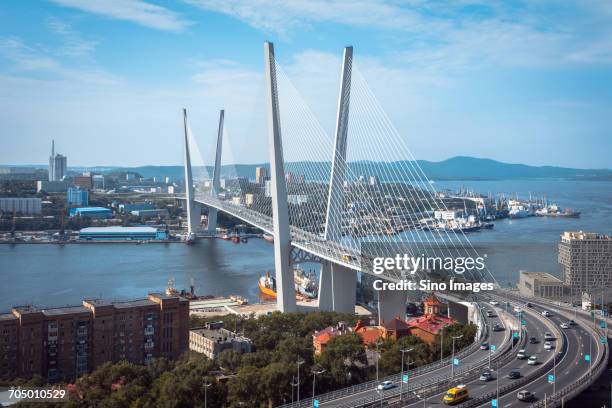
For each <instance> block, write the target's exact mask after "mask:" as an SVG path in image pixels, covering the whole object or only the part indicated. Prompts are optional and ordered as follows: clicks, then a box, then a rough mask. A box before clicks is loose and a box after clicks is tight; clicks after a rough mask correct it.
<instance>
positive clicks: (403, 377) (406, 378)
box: [402, 374, 408, 384]
mask: <svg viewBox="0 0 612 408" xmlns="http://www.w3.org/2000/svg"><path fill="white" fill-rule="evenodd" d="M402 382H403V383H404V384H407V383H408V374H404V375H403V376H402Z"/></svg>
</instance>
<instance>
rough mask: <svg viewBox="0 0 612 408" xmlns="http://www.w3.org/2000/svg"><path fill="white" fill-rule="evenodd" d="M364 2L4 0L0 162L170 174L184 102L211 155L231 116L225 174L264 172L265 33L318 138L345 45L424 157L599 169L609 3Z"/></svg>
mask: <svg viewBox="0 0 612 408" xmlns="http://www.w3.org/2000/svg"><path fill="white" fill-rule="evenodd" d="M366 3H367V4H366ZM366 3H358V4H348V3H334V4H333V5H330V6H329V7H325V6H324V4H323V3H320V2H313V3H308V4H302V3H293V4H290V5H284V4H276V3H274V2H268V1H261V2H259V3H258V4H257V7H249V6H248V4H247V3H243V2H240V1H234V2H229V3H215V2H207V1H186V2H169V3H163V5H161V4H157V3H153V2H144V1H134V2H131V3H118V2H113V1H101V2H96V4H95V5H92V4H90V3H89V2H82V1H79V0H55V1H49V2H40V3H37V4H39V5H40V7H36V8H32V7H28V6H27V5H25V4H23V3H19V2H10V3H4V4H3V5H2V7H0V15H2V17H3V19H4V20H5V21H6V22H7V24H4V25H3V27H2V28H0V83H1V84H2V86H1V87H2V89H3V90H4V92H3V96H4V97H3V98H2V102H0V103H2V108H3V109H2V112H3V113H2V117H1V122H2V123H3V125H2V127H1V128H0V134H1V135H2V137H3V139H4V140H7V141H8V143H5V144H6V145H7V146H5V148H4V149H3V150H2V152H0V163H3V164H33V163H44V162H45V160H47V158H48V155H49V153H48V150H49V147H48V146H49V143H50V140H51V139H55V140H56V142H57V145H58V151H60V152H61V153H62V154H64V155H67V156H68V157H69V158H70V164H71V166H94V165H104V166H139V165H147V164H150V165H174V164H180V163H181V155H182V151H181V148H180V146H179V145H178V144H177V140H178V138H179V137H180V134H181V116H180V110H181V108H182V107H186V108H187V109H188V111H189V112H190V118H191V122H192V126H193V131H194V134H195V137H196V138H197V140H198V143H199V144H200V146H201V147H202V148H207V149H208V150H210V152H208V151H206V152H203V153H204V154H203V155H204V156H206V155H210V154H212V151H213V148H214V147H213V146H214V136H215V131H216V129H215V127H216V116H217V114H218V110H219V109H220V108H225V109H226V112H227V121H226V125H227V127H228V129H229V132H231V137H232V139H233V143H232V145H231V146H228V151H230V150H231V151H232V155H233V158H234V161H233V162H238V163H263V162H266V161H267V151H266V149H265V117H264V115H263V109H262V108H261V106H260V105H262V104H263V103H262V101H263V88H262V86H261V83H262V80H263V70H262V61H261V52H262V49H261V45H262V43H263V41H264V40H266V39H268V38H271V39H274V41H275V42H276V44H277V54H278V59H279V63H280V65H281V66H282V68H283V69H284V71H285V72H286V73H287V76H288V77H289V78H291V80H292V82H293V84H294V85H295V86H296V88H297V89H298V90H299V91H300V92H301V94H302V96H303V97H304V99H305V100H306V102H307V103H308V105H309V106H310V107H311V109H312V110H313V112H314V113H315V115H316V117H317V118H318V119H319V120H320V122H321V124H322V125H323V127H324V129H325V130H326V131H327V133H328V134H332V133H333V121H334V113H335V103H336V96H337V95H336V94H337V80H338V75H339V66H340V51H341V50H342V47H343V46H345V45H348V44H352V45H354V46H355V64H356V65H357V66H358V67H359V70H360V71H361V72H362V73H363V75H364V77H365V78H366V79H367V80H368V83H369V85H370V86H371V88H372V90H373V91H374V93H375V94H376V96H377V97H378V100H379V101H381V104H382V106H383V107H384V108H385V110H386V112H387V113H388V114H389V117H390V118H391V120H392V121H393V123H394V124H395V126H396V127H397V128H398V131H399V133H400V135H402V137H403V138H404V139H405V141H406V143H407V145H408V146H409V147H410V148H411V150H412V152H413V154H414V156H415V157H416V158H417V159H423V160H430V161H440V160H444V159H447V158H450V157H454V156H459V155H468V156H474V157H487V158H491V159H494V160H499V161H502V162H506V163H525V164H529V165H555V166H562V167H575V168H610V165H609V157H607V152H608V151H609V150H610V148H612V139H611V138H610V137H609V136H608V135H609V130H608V129H607V126H606V125H608V124H609V119H608V118H609V117H610V116H612V115H611V113H612V97H611V96H610V95H612V92H610V90H611V89H610V81H609V79H610V73H609V70H607V68H609V66H610V64H611V63H612V58H611V56H610V54H609V52H608V51H607V50H608V49H609V45H610V43H611V41H610V38H612V32H611V30H610V29H609V28H608V27H610V26H612V25H611V24H609V22H610V20H611V19H612V8H610V6H609V5H605V4H603V3H594V2H589V3H581V4H570V3H565V2H552V3H548V4H546V5H537V6H534V5H526V4H522V3H520V2H518V3H514V4H513V5H503V4H501V3H496V2H477V1H474V2H464V3H460V4H461V5H456V4H455V5H450V4H448V3H447V2H434V3H430V4H429V5H427V6H424V5H420V6H417V5H413V4H408V5H403V6H399V5H395V4H387V3H383V2H378V1H374V0H372V1H368V2H366ZM364 9H367V10H368V13H367V14H366V13H364V12H363V10H364ZM372 13H374V17H372V18H370V17H371V16H372ZM365 15H368V16H369V17H368V18H365V17H363V16H365ZM26 17H27V18H26ZM372 21H374V22H372ZM492 101H493V102H494V103H491V102H492ZM251 129H253V131H252V132H250V131H249V130H251ZM253 133H255V134H256V135H257V138H253V137H252V134H253ZM432 140H436V141H439V142H437V143H432V142H431V141H432ZM246 141H250V142H249V143H246ZM241 142H243V143H241ZM543 151H545V152H546V154H542V152H543ZM330 153H331V152H330ZM247 154H248V155H249V157H248V159H246V157H247ZM406 159H408V158H406ZM224 162H225V163H228V162H232V160H231V158H229V157H228V158H226V159H225V160H224ZM194 164H195V163H194ZM207 164H208V163H207Z"/></svg>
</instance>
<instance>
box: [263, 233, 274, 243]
mask: <svg viewBox="0 0 612 408" xmlns="http://www.w3.org/2000/svg"><path fill="white" fill-rule="evenodd" d="M263 239H265V240H266V241H268V242H270V243H272V242H274V237H273V236H272V235H268V234H263Z"/></svg>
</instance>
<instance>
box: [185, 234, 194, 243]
mask: <svg viewBox="0 0 612 408" xmlns="http://www.w3.org/2000/svg"><path fill="white" fill-rule="evenodd" d="M195 238H196V237H195V234H194V233H193V232H192V233H190V234H189V235H188V236H187V240H186V241H185V243H186V244H187V245H194V244H195Z"/></svg>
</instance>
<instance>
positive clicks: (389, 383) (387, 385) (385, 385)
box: [376, 381, 395, 391]
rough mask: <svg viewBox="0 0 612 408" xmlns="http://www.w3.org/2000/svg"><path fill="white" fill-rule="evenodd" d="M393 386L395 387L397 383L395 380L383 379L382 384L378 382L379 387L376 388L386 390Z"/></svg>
mask: <svg viewBox="0 0 612 408" xmlns="http://www.w3.org/2000/svg"><path fill="white" fill-rule="evenodd" d="M393 387H395V385H394V384H393V381H383V382H381V383H380V384H378V387H376V389H378V391H384V390H389V389H391V388H393Z"/></svg>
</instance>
